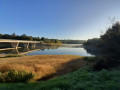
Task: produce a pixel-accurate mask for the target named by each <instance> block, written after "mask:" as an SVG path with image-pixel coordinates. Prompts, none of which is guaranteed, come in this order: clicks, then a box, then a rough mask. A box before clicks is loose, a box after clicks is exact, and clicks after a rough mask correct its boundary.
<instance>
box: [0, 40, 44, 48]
mask: <svg viewBox="0 0 120 90" xmlns="http://www.w3.org/2000/svg"><path fill="white" fill-rule="evenodd" d="M2 43H9V44H10V45H11V48H8V49H12V48H14V49H17V48H19V45H20V44H21V43H22V46H23V47H29V46H31V47H35V46H36V44H40V43H42V41H27V40H13V39H0V45H2ZM3 46H4V44H3ZM1 50H2V49H1ZM3 50H4V49H3Z"/></svg>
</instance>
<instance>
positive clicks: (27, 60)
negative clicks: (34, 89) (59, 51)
mask: <svg viewBox="0 0 120 90" xmlns="http://www.w3.org/2000/svg"><path fill="white" fill-rule="evenodd" d="M0 61H1V63H0V72H6V71H8V70H19V71H24V70H26V72H30V73H33V74H35V77H34V79H33V80H32V81H38V80H48V79H50V78H53V77H57V76H62V75H64V74H66V73H69V72H73V71H75V70H77V69H79V68H81V67H84V66H85V65H87V64H88V63H87V61H85V60H83V57H81V56H74V55H35V56H21V57H11V58H9V57H6V58H0Z"/></svg>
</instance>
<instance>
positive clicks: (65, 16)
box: [0, 0, 120, 40]
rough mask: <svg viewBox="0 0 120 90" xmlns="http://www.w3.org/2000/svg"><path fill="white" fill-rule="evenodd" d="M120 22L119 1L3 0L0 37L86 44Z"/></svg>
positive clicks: (0, 1)
mask: <svg viewBox="0 0 120 90" xmlns="http://www.w3.org/2000/svg"><path fill="white" fill-rule="evenodd" d="M114 17H115V20H117V21H120V18H119V17H120V0H0V33H2V34H12V33H16V34H17V35H21V34H26V35H29V36H34V37H46V38H56V39H79V40H87V39H90V38H99V36H100V35H101V34H102V32H103V33H104V32H105V31H106V30H107V28H108V27H110V26H111V23H112V22H111V20H112V18H114Z"/></svg>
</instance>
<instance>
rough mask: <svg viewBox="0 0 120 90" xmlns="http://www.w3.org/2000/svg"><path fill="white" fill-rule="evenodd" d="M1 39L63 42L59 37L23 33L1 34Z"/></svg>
mask: <svg viewBox="0 0 120 90" xmlns="http://www.w3.org/2000/svg"><path fill="white" fill-rule="evenodd" d="M0 39H15V40H30V41H43V42H44V43H61V41H60V40H58V39H48V38H45V37H41V38H40V37H32V36H27V35H26V34H23V35H16V34H15V33H13V34H11V35H10V34H0Z"/></svg>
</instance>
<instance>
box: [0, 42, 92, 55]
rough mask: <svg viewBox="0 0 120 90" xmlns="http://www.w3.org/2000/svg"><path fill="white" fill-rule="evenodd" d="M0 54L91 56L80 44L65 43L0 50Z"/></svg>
mask: <svg viewBox="0 0 120 90" xmlns="http://www.w3.org/2000/svg"><path fill="white" fill-rule="evenodd" d="M0 54H26V55H80V56H92V55H91V54H89V53H87V51H86V50H85V49H84V48H82V46H81V44H65V45H64V46H63V47H55V46H52V47H51V46H49V47H48V46H47V47H37V48H20V49H18V50H14V49H13V50H5V51H0Z"/></svg>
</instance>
